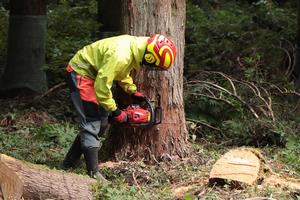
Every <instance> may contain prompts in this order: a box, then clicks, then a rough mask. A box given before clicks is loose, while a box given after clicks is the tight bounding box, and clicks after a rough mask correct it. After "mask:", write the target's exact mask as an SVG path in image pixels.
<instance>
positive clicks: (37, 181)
mask: <svg viewBox="0 0 300 200" xmlns="http://www.w3.org/2000/svg"><path fill="white" fill-rule="evenodd" d="M94 183H96V181H95V180H94V179H91V178H87V177H84V176H80V175H76V174H73V173H66V172H62V171H56V170H50V169H46V168H45V167H42V166H38V165H33V164H30V163H25V162H21V161H19V160H16V159H14V158H12V157H9V156H6V155H4V154H0V189H1V191H2V195H3V198H4V199H9V200H19V199H21V198H22V197H23V198H24V199H30V200H34V199H64V200H67V199H70V200H71V199H72V200H74V199H78V200H81V199H92V198H93V192H92V190H91V185H92V184H94Z"/></svg>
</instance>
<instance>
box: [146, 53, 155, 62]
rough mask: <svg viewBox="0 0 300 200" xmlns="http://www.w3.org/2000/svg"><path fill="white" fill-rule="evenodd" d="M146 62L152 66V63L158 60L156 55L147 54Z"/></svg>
mask: <svg viewBox="0 0 300 200" xmlns="http://www.w3.org/2000/svg"><path fill="white" fill-rule="evenodd" d="M145 61H146V62H147V63H150V64H152V63H154V62H155V61H156V59H155V57H154V55H153V54H152V53H146V54H145Z"/></svg>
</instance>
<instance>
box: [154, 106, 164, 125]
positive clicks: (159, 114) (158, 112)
mask: <svg viewBox="0 0 300 200" xmlns="http://www.w3.org/2000/svg"><path fill="white" fill-rule="evenodd" d="M154 116H155V119H154V122H153V124H154V125H157V124H160V123H161V121H162V108H161V107H160V106H159V107H156V108H155V109H154Z"/></svg>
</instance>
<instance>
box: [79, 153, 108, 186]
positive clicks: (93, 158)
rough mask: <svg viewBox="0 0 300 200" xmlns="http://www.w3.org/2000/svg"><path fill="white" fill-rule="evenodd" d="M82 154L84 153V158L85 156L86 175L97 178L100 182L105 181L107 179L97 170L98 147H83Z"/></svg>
mask: <svg viewBox="0 0 300 200" xmlns="http://www.w3.org/2000/svg"><path fill="white" fill-rule="evenodd" d="M83 154H84V158H85V163H86V169H87V172H88V175H89V176H90V177H91V178H94V179H97V180H99V181H100V182H102V183H107V182H108V181H107V180H106V179H105V177H104V176H103V175H102V174H101V173H100V172H99V166H98V164H99V163H98V148H90V149H85V150H84V151H83Z"/></svg>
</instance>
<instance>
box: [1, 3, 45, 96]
mask: <svg viewBox="0 0 300 200" xmlns="http://www.w3.org/2000/svg"><path fill="white" fill-rule="evenodd" d="M46 24H47V18H46V0H27V1H19V0H11V1H10V15H9V30H8V49H7V66H6V68H5V70H4V74H3V76H2V79H1V84H0V90H2V91H12V90H13V91H16V93H17V94H18V92H24V91H25V90H26V91H28V92H38V93H40V92H44V91H45V90H46V89H47V82H46V74H45V72H44V71H43V69H42V68H43V67H44V65H45V41H46V27H47V26H46ZM24 89H25V90H24Z"/></svg>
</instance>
